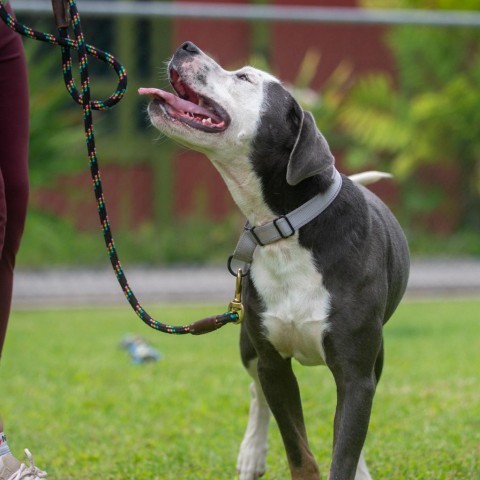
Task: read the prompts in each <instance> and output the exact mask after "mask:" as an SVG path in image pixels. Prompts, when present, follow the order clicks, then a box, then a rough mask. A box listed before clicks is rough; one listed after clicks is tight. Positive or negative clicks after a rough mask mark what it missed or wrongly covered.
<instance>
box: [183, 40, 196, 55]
mask: <svg viewBox="0 0 480 480" xmlns="http://www.w3.org/2000/svg"><path fill="white" fill-rule="evenodd" d="M180 49H181V50H185V51H186V52H188V53H193V54H197V53H200V49H199V48H198V47H197V46H196V45H195V44H194V43H192V42H185V43H184V44H183V45H182V46H181V47H180Z"/></svg>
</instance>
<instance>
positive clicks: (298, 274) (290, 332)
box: [251, 236, 330, 365]
mask: <svg viewBox="0 0 480 480" xmlns="http://www.w3.org/2000/svg"><path fill="white" fill-rule="evenodd" d="M251 273H252V279H253V282H254V284H255V287H256V289H257V291H258V293H259V294H260V297H261V298H262V300H263V302H264V306H265V307H266V310H265V313H264V314H263V326H264V330H265V335H266V337H267V339H268V340H269V341H270V342H271V343H272V345H273V346H274V347H275V348H276V349H277V351H278V352H279V353H280V355H282V357H284V358H292V357H293V358H295V359H296V360H298V361H299V362H300V363H302V364H303V365H320V364H324V363H325V352H324V349H323V342H322V340H323V336H324V334H325V332H326V330H327V328H328V322H327V319H328V313H329V305H330V296H329V293H328V291H327V290H326V288H325V286H324V284H323V279H322V275H321V274H320V273H318V271H317V270H316V269H315V266H314V262H313V259H312V256H311V254H310V252H309V251H308V250H306V249H304V248H303V247H301V246H300V245H299V244H298V240H297V236H295V237H292V238H289V239H287V240H282V241H280V242H276V243H274V244H271V245H267V246H265V247H258V248H257V249H256V250H255V254H254V260H253V263H252V272H251Z"/></svg>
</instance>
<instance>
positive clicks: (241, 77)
mask: <svg viewBox="0 0 480 480" xmlns="http://www.w3.org/2000/svg"><path fill="white" fill-rule="evenodd" d="M237 78H238V79H239V80H243V81H244V82H249V81H250V79H249V78H248V75H247V74H246V73H237Z"/></svg>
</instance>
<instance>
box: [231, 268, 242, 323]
mask: <svg viewBox="0 0 480 480" xmlns="http://www.w3.org/2000/svg"><path fill="white" fill-rule="evenodd" d="M242 278H243V277H242V269H241V268H239V269H238V271H237V281H236V284H235V297H234V298H233V300H232V301H231V302H230V304H229V305H228V312H229V313H236V314H237V315H238V320H237V321H236V322H235V323H241V321H242V320H243V314H244V308H243V304H242Z"/></svg>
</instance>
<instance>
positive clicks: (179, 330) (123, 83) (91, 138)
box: [0, 0, 243, 335]
mask: <svg viewBox="0 0 480 480" xmlns="http://www.w3.org/2000/svg"><path fill="white" fill-rule="evenodd" d="M52 5H53V10H54V14H55V18H56V22H57V26H58V32H59V34H58V36H56V35H52V34H49V33H43V32H37V31H35V30H32V29H31V28H29V27H27V26H25V25H22V24H21V23H19V22H17V20H16V19H15V17H13V16H12V15H11V14H10V13H8V11H7V10H6V8H5V6H4V4H3V3H2V1H1V0H0V18H1V19H2V20H3V21H4V22H5V23H6V24H7V26H8V27H10V28H11V29H13V30H15V31H16V32H18V33H19V34H21V35H23V36H25V37H28V38H32V39H34V40H39V41H41V42H46V43H49V44H51V45H58V46H60V47H61V49H62V63H63V78H64V81H65V85H66V87H67V90H68V93H69V94H70V95H71V97H72V98H73V100H74V101H75V102H76V103H78V104H80V105H81V106H82V109H83V121H84V128H85V140H86V144H87V150H88V157H89V163H90V172H91V176H92V180H93V188H94V193H95V198H96V201H97V209H98V215H99V218H100V223H101V226H102V232H103V238H104V240H105V245H106V247H107V250H108V255H109V258H110V263H111V264H112V267H113V269H114V271H115V275H116V277H117V280H118V283H119V284H120V286H121V288H122V290H123V293H124V294H125V297H126V299H127V300H128V303H130V305H131V307H132V308H133V310H134V311H135V313H136V314H137V316H138V317H139V318H140V319H141V320H142V321H143V322H144V323H145V324H147V325H148V326H149V327H151V328H153V329H155V330H158V331H160V332H164V333H170V334H175V335H182V334H187V333H190V334H193V335H199V334H203V333H208V332H211V331H213V330H217V329H218V328H221V327H223V326H224V325H226V324H227V323H238V322H240V321H241V320H242V316H243V307H242V304H241V279H242V272H241V270H240V271H239V272H238V275H237V285H236V290H235V298H234V299H233V300H232V302H231V303H230V305H229V307H228V311H227V312H226V313H223V314H220V315H215V316H212V317H207V318H205V319H202V320H198V321H197V322H194V323H192V324H190V325H185V326H174V325H167V324H165V323H161V322H159V321H157V320H155V319H154V318H152V317H151V316H150V315H149V314H148V313H147V312H146V311H145V310H144V308H143V307H142V305H141V304H140V303H139V302H138V300H137V298H136V296H135V294H134V293H133V291H132V290H131V288H130V286H129V284H128V282H127V278H126V276H125V273H124V271H123V268H122V265H121V263H120V260H119V258H118V254H117V249H116V247H115V242H114V239H113V234H112V230H111V227H110V222H109V220H108V214H107V207H106V204H105V198H104V195H103V189H102V181H101V176H100V169H99V164H98V158H97V151H96V146H95V135H94V126H93V116H92V111H93V110H108V109H110V108H111V107H113V106H114V105H115V104H117V103H118V102H119V101H120V100H121V99H122V98H123V96H124V95H125V91H126V88H127V72H126V70H125V68H124V67H123V65H121V64H120V63H119V62H118V61H117V60H116V58H115V57H114V56H113V55H111V54H110V53H107V52H104V51H102V50H99V49H97V48H95V47H93V46H91V45H88V44H86V43H85V38H84V36H83V32H82V26H81V22H80V15H79V13H78V10H77V6H76V1H75V0H52ZM67 7H68V8H67ZM69 17H70V18H69ZM70 25H71V26H72V28H73V32H74V35H75V40H73V39H72V38H70V37H69V36H68V28H69V26H70ZM72 49H73V50H77V53H78V64H79V69H80V81H81V91H80V92H79V91H78V89H77V87H76V85H75V81H74V79H73V74H72V56H71V50H72ZM88 55H91V56H93V57H95V58H98V59H99V60H101V61H103V62H105V63H107V64H109V65H110V66H111V67H112V68H113V69H114V70H115V72H116V74H117V76H118V85H117V89H116V90H115V92H114V93H113V94H112V95H111V96H110V97H108V98H107V99H106V100H103V101H100V100H91V97H90V77H89V74H88Z"/></svg>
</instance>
